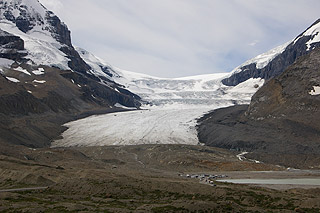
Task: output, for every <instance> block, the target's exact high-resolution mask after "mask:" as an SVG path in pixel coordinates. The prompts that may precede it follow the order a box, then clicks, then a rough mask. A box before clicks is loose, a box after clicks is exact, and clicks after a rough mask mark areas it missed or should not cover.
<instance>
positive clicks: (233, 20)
mask: <svg viewBox="0 0 320 213" xmlns="http://www.w3.org/2000/svg"><path fill="white" fill-rule="evenodd" d="M40 1H41V2H42V3H43V4H44V5H46V6H47V7H48V8H49V9H52V10H53V11H54V12H55V13H56V14H57V15H58V16H59V17H60V18H61V19H62V20H63V21H65V22H66V23H67V25H68V26H69V28H70V29H71V31H72V38H73V42H74V44H75V45H77V46H80V47H83V48H85V49H87V50H89V51H91V52H93V53H94V54H95V55H97V56H99V57H100V58H103V59H105V60H106V61H107V62H109V63H110V64H112V65H114V66H117V67H119V68H122V69H126V70H130V71H134V72H141V73H147V74H151V75H155V76H161V77H178V76H187V75H197V74H205V73H215V72H229V71H231V70H232V69H233V68H234V67H236V66H238V65H239V64H241V63H242V62H244V61H245V60H247V59H250V58H252V57H254V56H256V55H258V54H260V53H262V52H265V51H267V50H269V49H271V48H273V47H275V46H277V45H280V44H282V43H284V42H287V41H289V40H291V39H293V38H294V37H295V36H297V35H298V34H299V33H300V32H302V31H303V30H304V29H305V28H306V27H308V26H309V25H310V24H312V22H313V21H315V20H316V19H317V18H319V17H318V14H319V13H318V9H319V8H320V1H319V0H281V1H279V0H259V1H257V0H228V1H224V0H161V1H160V0H116V1H114V0H90V1H88V0H63V1H62V0H60V1H59V0H40Z"/></svg>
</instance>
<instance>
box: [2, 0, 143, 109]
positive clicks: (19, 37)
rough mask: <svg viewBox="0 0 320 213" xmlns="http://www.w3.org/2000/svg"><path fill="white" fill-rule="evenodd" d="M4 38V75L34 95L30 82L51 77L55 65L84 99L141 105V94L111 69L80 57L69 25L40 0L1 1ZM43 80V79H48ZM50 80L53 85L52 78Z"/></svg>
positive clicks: (107, 103)
mask: <svg viewBox="0 0 320 213" xmlns="http://www.w3.org/2000/svg"><path fill="white" fill-rule="evenodd" d="M0 37H1V42H0V56H1V58H5V59H6V60H5V63H1V64H0V66H2V75H3V76H5V77H6V79H7V80H9V81H10V80H12V81H11V82H14V83H17V84H18V85H20V86H22V87H24V88H25V89H26V91H30V92H33V93H32V94H33V95H35V94H37V93H36V90H37V88H32V86H31V85H28V84H27V83H26V82H29V81H31V82H33V83H37V82H39V80H38V79H40V78H43V79H44V78H45V77H49V76H48V75H47V69H49V68H55V69H57V70H58V71H57V72H62V71H63V72H64V74H63V75H62V76H63V77H64V78H65V79H67V80H69V81H71V82H72V83H73V84H74V85H73V86H75V87H76V88H77V89H78V90H79V91H80V92H81V93H83V95H82V99H86V101H90V102H95V104H98V105H102V106H105V107H113V106H114V105H115V104H117V103H119V104H121V105H125V106H130V107H139V102H138V99H139V97H138V96H136V95H134V94H132V93H130V92H129V91H127V90H125V89H123V88H122V86H121V85H118V84H117V83H115V82H114V81H112V80H111V78H110V76H108V75H107V74H108V72H107V70H104V72H103V74H101V73H98V69H99V67H91V66H90V65H89V64H87V63H86V62H85V61H84V60H83V59H82V58H81V57H80V55H79V53H78V52H77V51H76V50H75V48H74V47H73V45H72V42H71V36H70V31H69V29H68V27H67V26H66V25H65V24H64V23H63V22H61V20H60V19H59V18H58V17H57V16H56V15H55V14H54V13H53V12H51V11H49V10H47V9H46V8H45V7H44V6H43V5H42V4H41V3H40V2H39V1H38V0H1V1H0ZM8 60H11V61H10V63H9V61H8ZM39 66H42V67H39ZM19 69H20V70H24V71H25V72H24V74H25V75H18V74H17V73H16V72H17V71H18V70H19ZM38 69H41V70H43V71H42V72H43V74H42V75H41V76H39V75H36V74H34V72H33V71H36V70H38ZM65 71H70V72H71V73H69V74H67V73H66V72H65ZM20 73H21V72H20ZM28 73H29V74H30V75H28ZM13 79H14V80H13ZM43 79H42V80H40V81H42V82H44V80H43ZM76 79H78V80H76ZM88 80H89V81H90V82H92V85H91V84H89V83H88V82H87V81H88ZM51 81H57V79H51ZM46 82H47V83H46V84H47V85H49V84H51V83H50V79H49V78H46ZM52 83H53V82H52ZM94 84H97V85H94ZM88 85H91V86H88ZM33 86H36V85H33ZM98 88H99V89H98ZM55 92H58V91H56V90H55ZM61 92H62V91H61ZM58 93H59V92H58ZM30 94H31V93H30ZM61 95H63V94H61ZM135 99H136V100H135Z"/></svg>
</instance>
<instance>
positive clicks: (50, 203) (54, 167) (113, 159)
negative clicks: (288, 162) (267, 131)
mask: <svg viewBox="0 0 320 213" xmlns="http://www.w3.org/2000/svg"><path fill="white" fill-rule="evenodd" d="M1 149H2V150H3V151H4V152H5V153H7V154H5V155H4V154H2V155H1V156H0V189H1V190H3V189H19V188H24V189H26V188H30V187H32V188H34V187H47V188H38V189H37V190H23V191H11V192H2V191H0V211H1V212H20V211H21V212H69V211H81V212H93V211H94V212H256V211H258V212H292V211H297V212H299V211H300V212H319V210H320V205H319V204H320V193H319V192H320V191H319V190H320V189H319V188H316V189H287V190H273V189H267V188H260V187H257V186H249V185H237V184H228V183H219V182H215V184H216V186H211V185H208V184H203V183H201V182H200V181H199V179H197V178H187V177H186V175H187V174H212V175H226V174H227V175H228V176H229V178H239V177H247V176H248V175H249V176H250V177H262V176H263V177H265V178H268V177H280V178H283V177H286V178H288V177H290V175H291V176H292V177H297V176H298V177H306V176H308V177H317V178H318V177H319V174H316V173H315V174H312V173H308V172H305V173H303V172H302V173H294V174H293V173H292V172H290V171H285V172H282V171H275V170H282V168H279V167H275V166H272V165H267V164H257V163H254V162H250V161H246V160H244V161H240V160H239V159H238V158H237V157H236V155H237V154H238V153H233V152H230V151H226V150H223V149H218V148H211V147H206V146H191V145H135V146H104V147H83V148H51V149H28V148H25V147H21V146H18V147H8V146H5V147H2V146H1ZM270 170H272V171H274V172H258V171H270ZM249 171H256V172H249ZM292 174H293V175H292ZM181 175H182V176H181Z"/></svg>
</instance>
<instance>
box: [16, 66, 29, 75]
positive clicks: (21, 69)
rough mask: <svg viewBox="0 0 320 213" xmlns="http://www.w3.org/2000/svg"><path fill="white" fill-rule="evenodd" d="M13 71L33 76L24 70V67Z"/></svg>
mask: <svg viewBox="0 0 320 213" xmlns="http://www.w3.org/2000/svg"><path fill="white" fill-rule="evenodd" d="M13 70H15V71H18V72H22V73H24V74H26V75H31V74H30V73H29V72H28V71H27V70H26V69H23V68H22V67H17V68H14V69H13Z"/></svg>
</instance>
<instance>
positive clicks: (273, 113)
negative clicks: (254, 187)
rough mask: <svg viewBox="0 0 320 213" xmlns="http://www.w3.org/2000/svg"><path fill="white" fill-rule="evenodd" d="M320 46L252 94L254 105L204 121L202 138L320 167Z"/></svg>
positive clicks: (286, 161) (274, 158)
mask: <svg viewBox="0 0 320 213" xmlns="http://www.w3.org/2000/svg"><path fill="white" fill-rule="evenodd" d="M319 66H320V48H317V49H315V50H313V51H311V52H310V54H307V55H306V56H303V57H301V58H300V59H298V60H297V61H296V62H295V63H294V64H293V65H292V66H290V67H289V68H288V69H287V70H286V71H285V72H283V73H282V74H281V75H280V76H278V77H276V78H274V79H271V80H270V81H268V82H267V83H266V84H265V85H264V86H263V87H262V88H260V89H259V90H258V92H257V93H256V94H255V95H254V96H253V98H252V101H251V104H250V106H249V107H248V106H235V107H230V108H226V109H219V110H216V111H214V112H213V113H211V114H209V115H207V116H205V117H204V118H202V119H201V120H200V124H199V126H198V137H199V139H200V141H201V142H204V143H205V144H207V145H210V146H217V147H222V148H228V149H236V150H239V151H248V152H252V153H251V154H250V155H248V156H249V157H251V158H254V159H258V160H262V161H264V162H270V163H277V164H282V165H285V166H294V167H300V168H319V163H318V160H319V154H320V122H319V119H320V107H319V106H320V92H319V90H318V88H320V70H319Z"/></svg>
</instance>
